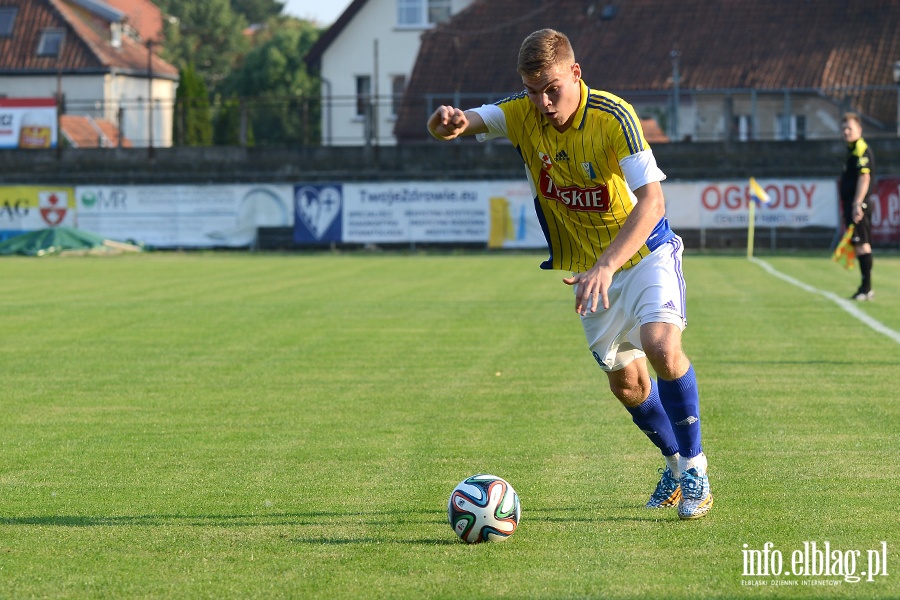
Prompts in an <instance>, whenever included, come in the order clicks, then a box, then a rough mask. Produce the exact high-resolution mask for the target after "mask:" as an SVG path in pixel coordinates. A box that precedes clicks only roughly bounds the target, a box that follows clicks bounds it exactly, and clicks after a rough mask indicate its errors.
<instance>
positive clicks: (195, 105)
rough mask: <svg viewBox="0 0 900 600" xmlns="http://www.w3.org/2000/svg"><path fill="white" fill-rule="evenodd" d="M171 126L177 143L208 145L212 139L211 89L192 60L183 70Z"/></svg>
mask: <svg viewBox="0 0 900 600" xmlns="http://www.w3.org/2000/svg"><path fill="white" fill-rule="evenodd" d="M172 129H173V131H172V139H173V140H175V143H176V144H178V145H184V146H208V145H209V144H210V143H211V142H212V137H213V136H212V122H211V120H210V110H209V92H208V91H207V89H206V84H204V83H203V79H202V78H201V77H200V76H199V75H198V74H197V71H196V70H195V69H194V66H193V65H191V64H188V65H187V66H185V67H184V68H183V69H182V70H181V76H180V78H179V80H178V89H177V90H176V91H175V119H174V123H173V124H172Z"/></svg>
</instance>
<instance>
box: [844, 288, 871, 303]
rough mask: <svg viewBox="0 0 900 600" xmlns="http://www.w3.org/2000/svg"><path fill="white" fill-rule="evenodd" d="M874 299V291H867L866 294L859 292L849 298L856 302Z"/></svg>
mask: <svg viewBox="0 0 900 600" xmlns="http://www.w3.org/2000/svg"><path fill="white" fill-rule="evenodd" d="M874 298H875V290H869V291H868V292H862V291H859V292H856V293H855V294H853V296H851V297H850V299H851V300H856V301H857V302H865V301H866V300H872V299H874Z"/></svg>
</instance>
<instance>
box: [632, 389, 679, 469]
mask: <svg viewBox="0 0 900 600" xmlns="http://www.w3.org/2000/svg"><path fill="white" fill-rule="evenodd" d="M625 409H626V410H627V411H628V412H630V413H631V419H632V420H633V421H634V424H635V425H637V426H638V428H639V429H640V430H641V431H643V432H644V433H646V434H647V437H648V438H650V441H651V442H653V443H654V444H655V445H656V447H657V448H659V449H660V451H661V452H662V453H663V456H672V455H673V454H675V453H676V452H678V441H677V440H676V438H675V433H674V432H673V431H672V423H671V422H670V421H669V417H668V415H666V411H665V409H664V408H663V405H662V403H661V402H660V401H659V390H658V388H657V386H656V382H655V381H653V378H652V377H651V378H650V395H649V396H647V399H646V400H644V401H643V402H641V403H640V404H639V405H637V406H633V407H632V406H626V407H625Z"/></svg>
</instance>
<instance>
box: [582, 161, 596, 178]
mask: <svg viewBox="0 0 900 600" xmlns="http://www.w3.org/2000/svg"><path fill="white" fill-rule="evenodd" d="M581 170H582V171H584V176H585V177H587V178H588V179H593V178H594V177H596V176H597V173H596V172H595V171H594V165H592V164H591V163H589V162H583V163H581Z"/></svg>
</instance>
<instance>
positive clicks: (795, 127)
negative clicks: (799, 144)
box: [777, 115, 806, 141]
mask: <svg viewBox="0 0 900 600" xmlns="http://www.w3.org/2000/svg"><path fill="white" fill-rule="evenodd" d="M777 126H778V139H779V140H791V141H793V140H805V139H806V115H788V116H787V118H785V115H778V121H777Z"/></svg>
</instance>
